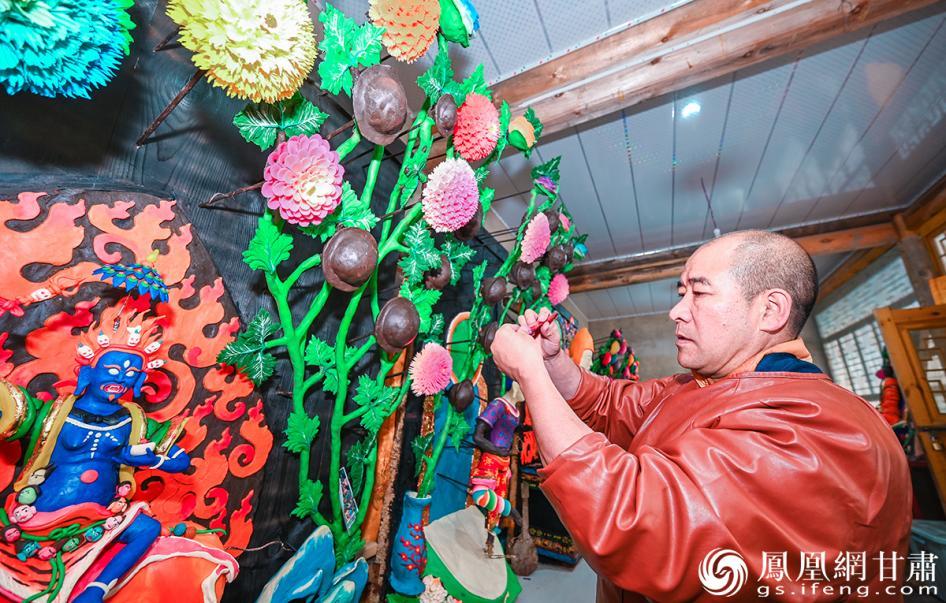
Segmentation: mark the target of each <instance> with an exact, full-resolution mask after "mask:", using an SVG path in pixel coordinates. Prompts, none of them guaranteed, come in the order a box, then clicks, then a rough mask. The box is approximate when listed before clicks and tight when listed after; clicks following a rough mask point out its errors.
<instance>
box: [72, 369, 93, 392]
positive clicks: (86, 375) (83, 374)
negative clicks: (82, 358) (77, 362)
mask: <svg viewBox="0 0 946 603" xmlns="http://www.w3.org/2000/svg"><path fill="white" fill-rule="evenodd" d="M90 383H92V367H91V366H89V365H88V364H84V365H82V366H81V367H79V374H78V376H77V377H76V393H75V395H76V396H81V395H82V394H84V393H85V390H86V389H87V388H88V387H89V384H90Z"/></svg>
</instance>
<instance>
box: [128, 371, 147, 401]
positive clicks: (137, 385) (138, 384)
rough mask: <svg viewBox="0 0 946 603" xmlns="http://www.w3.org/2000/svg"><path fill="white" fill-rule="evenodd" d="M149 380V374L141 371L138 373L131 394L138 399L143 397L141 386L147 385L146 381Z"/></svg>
mask: <svg viewBox="0 0 946 603" xmlns="http://www.w3.org/2000/svg"><path fill="white" fill-rule="evenodd" d="M147 379H148V373H146V372H144V371H141V372H140V373H138V378H137V379H135V385H134V386H133V387H132V388H131V393H132V394H134V396H135V397H136V398H137V397H138V396H140V395H141V386H142V385H144V384H145V381H146V380H147Z"/></svg>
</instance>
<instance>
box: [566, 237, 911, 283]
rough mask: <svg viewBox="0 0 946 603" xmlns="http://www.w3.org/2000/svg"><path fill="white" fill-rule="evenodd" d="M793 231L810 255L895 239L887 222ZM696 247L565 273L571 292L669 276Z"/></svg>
mask: <svg viewBox="0 0 946 603" xmlns="http://www.w3.org/2000/svg"><path fill="white" fill-rule="evenodd" d="M794 230H795V231H796V232H792V230H788V231H783V234H786V235H787V236H791V237H792V238H794V239H795V240H796V241H797V242H798V244H799V245H801V246H802V248H804V249H805V251H807V252H808V253H809V254H811V255H813V256H817V255H828V254H832V253H844V252H848V251H857V250H860V249H873V248H877V247H889V246H890V245H893V244H894V243H896V242H897V230H896V228H894V226H893V224H891V223H890V222H889V221H887V222H881V223H878V224H872V225H869V226H857V227H854V228H841V229H838V230H832V231H827V232H823V233H818V234H803V235H802V234H798V232H797V231H798V229H794ZM802 232H804V231H802ZM698 247H699V245H693V246H689V247H685V248H680V249H674V250H671V251H667V252H664V253H660V254H645V255H642V256H641V255H638V256H631V257H627V258H619V259H613V260H604V261H601V262H592V263H587V264H580V265H579V266H578V267H576V268H575V270H574V271H572V272H571V273H570V274H569V275H568V281H569V288H570V289H571V290H572V291H573V292H581V291H594V290H597V289H609V288H611V287H621V286H624V285H633V284H635V283H646V282H650V281H656V280H660V279H664V278H673V277H675V276H677V275H679V274H680V272H682V271H683V266H684V264H686V260H687V258H688V257H690V255H691V254H692V253H693V252H694V251H696V249H697V248H698Z"/></svg>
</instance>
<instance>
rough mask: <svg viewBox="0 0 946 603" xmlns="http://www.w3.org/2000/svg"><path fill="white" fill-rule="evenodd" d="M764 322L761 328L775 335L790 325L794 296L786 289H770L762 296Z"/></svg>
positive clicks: (762, 321) (761, 322) (760, 325)
mask: <svg viewBox="0 0 946 603" xmlns="http://www.w3.org/2000/svg"><path fill="white" fill-rule="evenodd" d="M762 300H763V302H764V306H763V307H762V320H761V321H760V323H759V328H760V329H761V330H763V331H765V332H766V333H770V334H773V335H774V334H775V333H778V332H779V331H781V330H783V329H784V328H785V326H786V325H788V321H789V318H791V314H792V296H791V295H789V294H788V291H786V290H785V289H769V290H768V291H766V292H764V293H763V294H762Z"/></svg>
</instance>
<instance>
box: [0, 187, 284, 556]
mask: <svg viewBox="0 0 946 603" xmlns="http://www.w3.org/2000/svg"><path fill="white" fill-rule="evenodd" d="M175 206H176V202H174V201H168V200H162V199H159V198H157V197H155V196H153V195H149V194H145V193H139V192H107V191H82V192H69V193H63V194H59V195H47V194H46V193H41V192H21V193H19V194H15V195H4V194H0V240H2V241H3V245H2V246H0V282H2V283H3V289H2V291H0V295H2V298H0V379H4V380H6V381H9V382H12V383H14V384H16V385H21V386H25V387H27V388H28V389H29V390H30V391H31V392H32V393H33V394H35V395H37V396H39V397H41V398H43V399H47V400H49V399H52V398H54V397H55V396H56V395H57V394H60V393H71V392H72V389H73V387H74V386H75V383H76V373H75V370H76V368H77V366H76V364H75V362H74V352H73V350H75V347H76V343H77V341H78V332H79V331H80V330H81V329H83V328H85V327H87V326H89V325H90V324H92V322H93V321H94V320H95V318H96V316H97V315H98V313H99V312H100V311H101V309H102V308H103V307H105V306H106V305H108V304H109V303H112V302H113V301H114V300H115V299H116V298H117V297H118V296H120V295H122V294H123V293H124V291H121V292H119V291H118V290H116V289H115V288H114V287H112V286H111V285H110V284H109V283H105V282H101V281H99V278H98V277H96V276H92V271H93V270H95V269H97V268H99V267H100V266H102V265H103V264H118V263H121V264H125V265H130V264H136V263H139V264H140V263H145V261H146V260H147V259H148V256H149V254H151V253H152V251H153V250H158V251H159V252H160V255H158V257H157V260H156V261H155V267H156V269H157V271H158V272H159V273H160V274H161V275H162V276H163V278H164V282H165V283H166V284H167V286H168V289H169V291H168V294H169V300H168V302H167V303H161V304H158V306H157V308H158V311H159V312H160V313H161V314H164V315H166V316H167V319H168V321H169V329H168V331H167V335H166V339H165V342H164V345H163V346H162V347H164V348H165V349H167V350H169V358H168V361H167V363H166V364H165V365H164V366H163V367H162V368H160V369H159V370H156V371H154V372H153V373H152V375H151V377H150V378H149V380H148V382H147V383H146V384H145V386H144V391H143V394H142V397H141V399H139V400H137V401H138V402H139V403H140V404H141V406H142V407H143V408H144V410H145V411H146V412H147V413H148V415H149V417H151V418H153V419H155V420H158V421H165V420H168V419H171V418H172V417H178V418H183V417H189V420H188V421H187V424H186V428H185V430H184V435H183V437H182V438H181V440H180V441H179V442H178V445H179V446H181V447H182V448H184V449H185V450H186V451H187V452H188V454H189V455H190V456H191V459H192V470H191V471H190V472H188V473H181V474H167V473H162V472H160V471H150V470H140V471H138V472H137V473H136V479H137V481H138V494H137V495H136V498H137V499H138V500H143V501H146V502H148V503H149V505H150V507H151V511H152V512H153V514H154V515H155V518H156V519H158V520H159V521H160V522H161V523H162V524H163V525H165V526H171V525H174V524H176V523H178V522H182V521H185V520H189V521H193V522H195V523H198V524H201V525H204V526H206V527H208V528H221V529H223V530H225V532H226V533H225V534H221V540H222V541H223V543H224V546H225V547H226V549H227V550H228V552H230V553H231V554H233V555H235V556H238V555H239V554H240V553H241V552H242V548H244V547H246V546H247V543H248V542H249V541H250V537H251V536H252V533H253V523H252V512H253V502H254V497H255V493H256V492H258V491H259V488H260V482H261V480H262V478H263V474H262V472H261V469H262V467H263V465H264V463H265V462H266V458H267V456H268V455H269V452H270V450H271V448H272V445H273V435H272V433H271V432H270V431H269V428H268V427H267V426H266V421H265V417H264V412H263V403H262V401H261V400H260V398H259V396H258V395H257V394H255V393H253V384H252V383H251V382H250V381H248V380H247V379H246V378H244V377H242V376H240V375H237V374H235V372H234V371H233V370H232V369H226V368H223V367H221V366H220V365H218V364H217V362H216V357H217V354H218V352H219V351H220V350H222V349H223V347H224V346H226V345H227V344H228V343H230V342H231V341H232V340H233V338H234V333H236V332H237V331H238V330H239V327H240V324H239V318H238V315H237V312H236V308H235V306H234V305H233V302H232V300H231V299H230V297H229V295H228V294H227V293H226V291H225V289H224V286H223V281H222V279H221V278H220V276H218V275H217V273H216V269H215V268H214V265H213V262H212V261H211V259H210V256H209V255H208V253H207V250H206V249H205V248H204V247H203V245H202V244H201V243H200V241H198V240H197V239H196V238H195V237H194V235H193V233H192V229H191V225H190V224H188V223H186V222H185V220H184V219H183V217H182V216H181V215H180V214H179V213H178V212H177V211H176V208H175ZM76 283H81V284H80V285H78V286H76ZM42 287H47V288H51V289H52V290H53V291H57V292H58V291H62V292H63V293H62V295H60V296H54V297H53V298H52V299H49V300H48V301H43V302H41V303H32V304H31V305H29V307H22V306H21V305H20V304H19V303H18V302H17V300H23V299H29V297H30V294H31V293H32V292H34V291H36V290H37V289H40V288H42ZM24 305H25V304H24ZM21 455H22V451H21V444H20V442H8V443H3V444H0V490H2V491H3V494H4V498H5V496H6V494H7V493H8V492H9V490H10V488H9V487H10V484H11V481H12V479H13V477H14V471H15V469H16V467H15V464H16V462H17V460H18V459H19V458H20V457H21Z"/></svg>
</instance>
